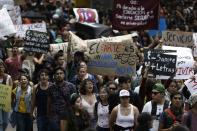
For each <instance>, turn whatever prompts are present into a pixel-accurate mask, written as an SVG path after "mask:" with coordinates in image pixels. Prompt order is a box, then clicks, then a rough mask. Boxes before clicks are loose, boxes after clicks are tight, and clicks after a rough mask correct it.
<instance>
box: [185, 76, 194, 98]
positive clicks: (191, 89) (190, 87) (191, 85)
mask: <svg viewBox="0 0 197 131" xmlns="http://www.w3.org/2000/svg"><path fill="white" fill-rule="evenodd" d="M184 84H185V85H186V86H187V88H188V90H189V92H190V93H191V94H196V93H197V74H196V75H195V80H192V79H188V80H187V81H185V82H184Z"/></svg>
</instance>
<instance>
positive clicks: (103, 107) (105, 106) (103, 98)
mask: <svg viewBox="0 0 197 131" xmlns="http://www.w3.org/2000/svg"><path fill="white" fill-rule="evenodd" d="M108 97H109V93H108V90H107V88H105V87H101V88H100V90H99V100H98V101H97V102H96V103H95V107H94V115H95V119H96V120H97V127H96V128H97V131H109V130H110V129H109V103H108Z"/></svg>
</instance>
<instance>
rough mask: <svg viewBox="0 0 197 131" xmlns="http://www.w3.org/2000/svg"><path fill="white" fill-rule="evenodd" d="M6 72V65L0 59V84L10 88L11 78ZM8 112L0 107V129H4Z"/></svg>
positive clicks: (2, 130) (3, 130)
mask: <svg viewBox="0 0 197 131" xmlns="http://www.w3.org/2000/svg"><path fill="white" fill-rule="evenodd" d="M5 72H6V65H5V63H4V62H3V61H2V60H1V59H0V84H3V85H8V86H10V88H12V84H13V83H12V78H11V76H10V75H8V74H7V73H5ZM8 114H9V112H6V111H4V110H3V109H0V122H1V123H0V125H2V126H0V130H1V131H5V130H6V128H7V126H8Z"/></svg>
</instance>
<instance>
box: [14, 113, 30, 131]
mask: <svg viewBox="0 0 197 131" xmlns="http://www.w3.org/2000/svg"><path fill="white" fill-rule="evenodd" d="M16 120H17V122H16V131H33V120H32V117H31V115H30V114H29V113H20V112H17V113H16Z"/></svg>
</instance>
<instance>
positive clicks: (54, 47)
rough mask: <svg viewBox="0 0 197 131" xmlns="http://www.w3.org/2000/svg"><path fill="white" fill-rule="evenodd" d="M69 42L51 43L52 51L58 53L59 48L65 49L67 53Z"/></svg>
mask: <svg viewBox="0 0 197 131" xmlns="http://www.w3.org/2000/svg"><path fill="white" fill-rule="evenodd" d="M67 49H68V42H65V43H58V44H50V52H51V53H52V54H55V53H57V52H58V51H59V50H63V52H64V54H67Z"/></svg>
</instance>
